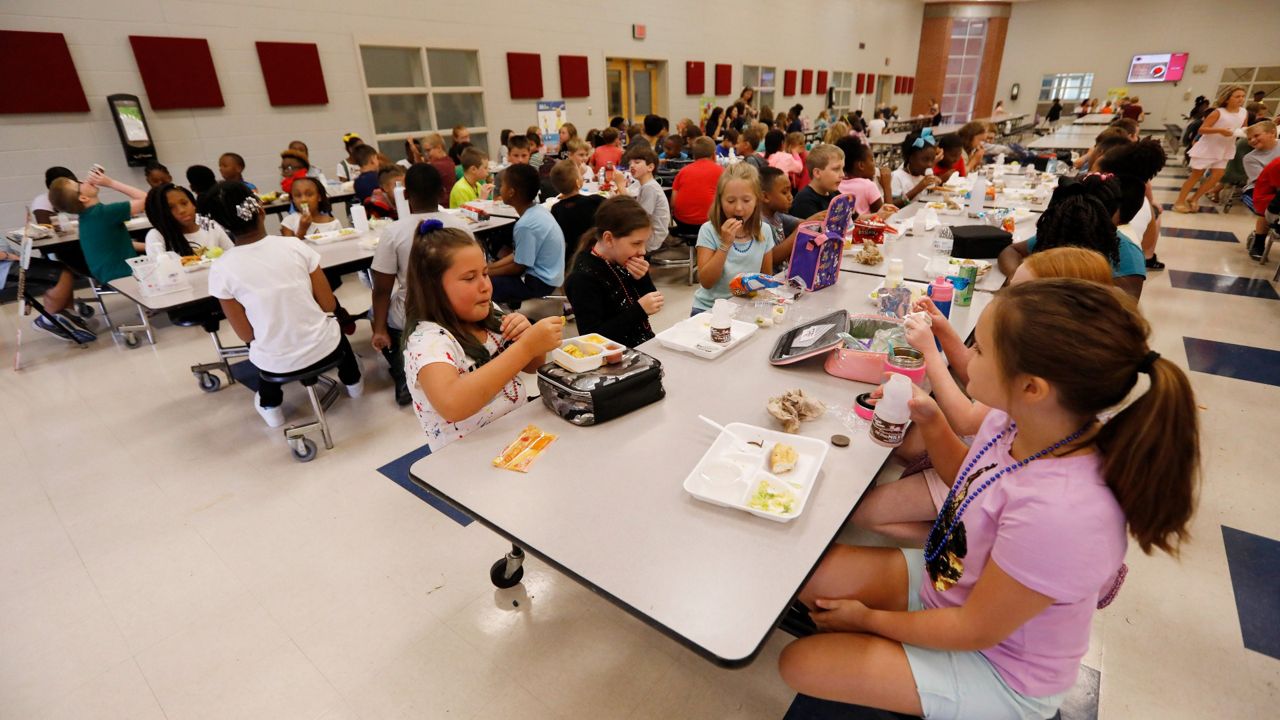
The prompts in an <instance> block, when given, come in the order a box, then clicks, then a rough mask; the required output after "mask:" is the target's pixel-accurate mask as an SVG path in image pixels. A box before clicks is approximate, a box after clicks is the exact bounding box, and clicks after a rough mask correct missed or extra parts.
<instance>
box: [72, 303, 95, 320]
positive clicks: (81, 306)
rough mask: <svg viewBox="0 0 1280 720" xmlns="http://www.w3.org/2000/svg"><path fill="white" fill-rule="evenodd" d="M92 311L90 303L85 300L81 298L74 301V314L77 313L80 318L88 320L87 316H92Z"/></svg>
mask: <svg viewBox="0 0 1280 720" xmlns="http://www.w3.org/2000/svg"><path fill="white" fill-rule="evenodd" d="M93 313H94V310H93V306H92V305H90V304H89V303H87V302H83V301H81V300H77V301H76V314H77V315H79V316H80V317H81V318H83V319H85V320H88V319H89V318H91V317H93Z"/></svg>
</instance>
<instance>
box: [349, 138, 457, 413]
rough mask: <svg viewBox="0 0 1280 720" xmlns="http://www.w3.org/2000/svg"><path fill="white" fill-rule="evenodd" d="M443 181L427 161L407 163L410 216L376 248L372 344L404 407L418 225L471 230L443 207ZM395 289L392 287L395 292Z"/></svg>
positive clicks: (398, 222) (388, 230)
mask: <svg viewBox="0 0 1280 720" xmlns="http://www.w3.org/2000/svg"><path fill="white" fill-rule="evenodd" d="M442 185H443V181H442V179H441V177H440V173H439V172H437V171H436V169H435V168H434V167H433V166H431V165H430V164H427V163H419V164H417V165H414V166H413V167H411V168H409V172H407V173H405V178H404V196H405V200H407V201H408V202H409V211H410V215H409V216H407V217H403V218H400V219H398V220H396V222H394V223H392V224H391V225H390V226H388V227H387V228H386V229H385V230H384V231H383V233H382V240H381V242H379V243H378V247H377V248H376V249H375V250H374V252H373V263H372V265H371V270H372V273H373V309H372V311H371V312H372V319H371V324H372V325H373V339H372V345H373V348H374V349H375V350H379V351H381V352H382V356H383V357H385V358H386V359H387V364H388V365H389V366H390V368H391V379H392V381H393V382H394V383H395V386H396V403H397V404H399V405H401V406H403V405H408V404H409V403H410V402H412V401H413V399H412V397H411V396H410V395H409V387H408V385H407V384H406V380H405V374H404V353H403V352H401V350H402V349H403V346H402V344H401V342H400V340H401V337H402V335H403V332H404V327H405V318H404V303H405V292H406V287H407V285H406V283H407V275H406V274H407V273H408V271H409V252H410V250H411V249H412V248H413V239H414V237H415V236H416V235H417V232H418V226H419V225H420V224H421V223H422V221H424V220H438V221H440V223H441V224H442V225H443V226H444V227H449V228H457V229H459V230H461V231H463V232H465V233H466V234H467V235H469V236H470V235H471V234H472V233H471V230H470V228H468V227H467V223H466V221H464V220H463V219H462V218H460V217H458V216H457V215H454V214H452V213H447V212H442V211H441V209H440V192H441V186H442ZM393 290H394V292H392V291H393Z"/></svg>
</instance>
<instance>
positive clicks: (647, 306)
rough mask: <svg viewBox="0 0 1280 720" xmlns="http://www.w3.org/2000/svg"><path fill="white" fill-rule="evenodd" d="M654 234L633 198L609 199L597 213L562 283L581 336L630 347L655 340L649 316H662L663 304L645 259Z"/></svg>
mask: <svg viewBox="0 0 1280 720" xmlns="http://www.w3.org/2000/svg"><path fill="white" fill-rule="evenodd" d="M650 232H651V230H650V225H649V213H647V212H645V209H644V207H642V206H641V205H640V203H639V202H637V201H636V200H635V198H632V197H631V196H629V195H619V196H617V197H612V198H609V199H608V200H605V201H604V203H603V204H602V205H601V206H600V209H599V210H597V211H596V216H595V226H594V227H592V228H591V229H590V230H588V231H587V232H586V233H584V234H583V235H582V240H581V241H580V243H579V245H580V246H579V249H578V257H577V259H576V260H575V261H574V263H573V272H572V273H570V274H569V278H568V279H567V280H565V283H564V290H565V294H566V295H568V296H569V304H570V305H572V306H573V312H574V315H576V316H577V320H578V331H579V332H581V333H582V334H584V335H589V334H591V333H599V334H600V335H603V336H605V337H607V338H609V339H610V340H616V341H617V342H620V343H622V344H623V345H626V346H627V347H635V346H637V345H639V344H640V343H643V342H645V341H646V340H650V339H652V338H653V335H654V333H653V327H652V326H651V325H650V324H649V316H650V315H654V314H656V313H657V312H658V311H660V310H662V303H663V298H662V293H660V292H658V290H657V288H656V287H654V285H653V280H652V279H651V278H650V277H649V263H648V261H646V260H645V259H644V253H645V243H646V242H648V240H649V234H650Z"/></svg>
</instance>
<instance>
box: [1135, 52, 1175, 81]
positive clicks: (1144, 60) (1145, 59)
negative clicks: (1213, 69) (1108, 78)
mask: <svg viewBox="0 0 1280 720" xmlns="http://www.w3.org/2000/svg"><path fill="white" fill-rule="evenodd" d="M1186 67H1187V53H1156V54H1154V55H1134V56H1133V61H1132V62H1130V63H1129V82H1131V83H1148V82H1178V81H1179V80H1181V79H1182V73H1183V71H1184V70H1185V69H1186Z"/></svg>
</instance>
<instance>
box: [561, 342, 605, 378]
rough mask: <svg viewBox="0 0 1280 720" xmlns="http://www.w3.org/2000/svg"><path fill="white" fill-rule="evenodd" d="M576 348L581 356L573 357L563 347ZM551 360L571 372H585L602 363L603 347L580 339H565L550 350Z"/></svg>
mask: <svg viewBox="0 0 1280 720" xmlns="http://www.w3.org/2000/svg"><path fill="white" fill-rule="evenodd" d="M568 347H574V348H577V349H578V350H579V351H580V352H581V353H582V354H583V357H574V356H573V355H570V354H569V353H567V352H565V348H568ZM551 360H552V361H553V362H555V364H557V365H559V366H560V367H562V368H564V369H565V370H569V371H571V372H587V371H588V370H595V369H596V368H598V367H600V366H601V365H603V364H604V347H603V346H601V345H596V344H593V343H588V342H583V341H581V340H576V339H573V340H565V341H564V342H562V343H560V347H558V348H556V349H555V350H552V351H551Z"/></svg>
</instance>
